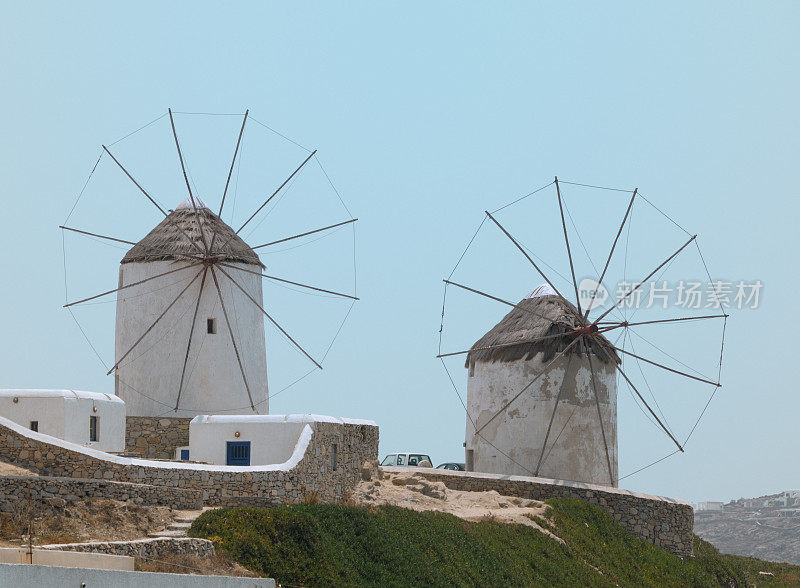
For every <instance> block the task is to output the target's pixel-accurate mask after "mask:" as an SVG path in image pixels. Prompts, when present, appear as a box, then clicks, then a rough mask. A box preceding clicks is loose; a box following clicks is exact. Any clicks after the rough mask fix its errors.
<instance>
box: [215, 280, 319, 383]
mask: <svg viewBox="0 0 800 588" xmlns="http://www.w3.org/2000/svg"><path fill="white" fill-rule="evenodd" d="M219 271H221V272H222V273H223V274H225V276H227V278H228V279H229V280H230V281H231V282H233V284H234V285H235V286H236V287H237V288H239V290H241V291H242V293H243V294H244V295H245V296H247V297H248V298H249V299H250V302H252V303H253V304H255V305H256V306H257V307H258V309H259V310H260V311H261V312H263V313H264V316H266V317H267V318H268V319H269V320H270V322H271V323H272V324H273V325H275V326H276V327H277V328H278V330H279V331H280V332H281V333H283V334H284V335H286V337H287V338H288V339H289V341H291V342H292V343H293V344H294V346H295V347H297V348H298V349H299V350H300V351H301V352H302V354H303V355H305V356H306V357H307V358H308V359H310V360H311V362H312V363H313V364H314V365H315V366H317V367H318V368H319V369H322V366H321V365H320V364H319V363H317V361H316V360H315V359H314V358H313V357H311V356H310V355H309V354H308V353H306V350H305V349H303V348H302V347H301V346H300V344H299V343H298V342H297V341H295V340H294V339H293V338H292V336H291V335H290V334H289V333H287V332H286V331H285V330H284V328H283V327H281V326H280V325H279V324H278V323H277V322H275V319H273V318H272V317H271V316H270V315H269V313H268V312H267V311H266V310H264V308H263V307H262V306H261V305H260V304H259V303H258V302H257V301H256V299H255V298H253V297H252V296H251V295H250V293H249V292H247V290H245V289H244V288H242V287H241V286H240V285H239V282H237V281H236V280H234V279H233V278H232V277H231V275H230V274H229V273H228V272H226V271H225V270H224V269H222V268H219ZM212 274H213V268H212ZM215 279H216V278H215Z"/></svg>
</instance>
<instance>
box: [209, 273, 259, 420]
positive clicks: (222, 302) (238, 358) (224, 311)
mask: <svg viewBox="0 0 800 588" xmlns="http://www.w3.org/2000/svg"><path fill="white" fill-rule="evenodd" d="M220 271H221V272H223V273H225V270H223V269H220ZM211 277H212V278H214V286H215V287H216V289H217V295H218V296H219V304H220V306H221V307H222V316H223V317H225V324H226V325H227V327H228V333H229V334H230V336H231V343H233V351H234V353H235V354H236V361H237V363H238V364H239V371H240V372H241V374H242V380H243V381H244V388H245V390H247V398H248V400H250V408H251V409H253V412H255V410H256V407H255V405H254V404H253V396H252V395H251V394H250V385H249V384H248V383H247V376H246V375H245V373H244V366H243V365H242V358H241V356H240V355H239V347H238V346H237V345H236V337H235V336H234V335H233V329H232V328H231V321H230V320H229V319H228V311H227V309H226V308H225V300H224V299H223V297H222V290H221V289H220V287H219V280H217V272H215V271H214V266H213V265H212V266H211Z"/></svg>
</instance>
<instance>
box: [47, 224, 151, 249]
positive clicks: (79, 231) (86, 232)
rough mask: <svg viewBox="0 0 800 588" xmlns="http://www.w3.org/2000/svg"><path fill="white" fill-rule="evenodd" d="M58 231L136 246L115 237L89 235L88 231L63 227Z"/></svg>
mask: <svg viewBox="0 0 800 588" xmlns="http://www.w3.org/2000/svg"><path fill="white" fill-rule="evenodd" d="M58 228H59V229H64V230H66V231H72V232H73V233H80V234H81V235H89V236H90V237H98V238H99V239H107V240H109V241H116V242H117V243H125V244H126V245H136V243H134V242H133V241H125V240H124V239H117V238H116V237H107V236H105V235H98V234H97V233H90V232H89V231H81V230H80V229H73V228H72V227H65V226H63V225H59V227H58Z"/></svg>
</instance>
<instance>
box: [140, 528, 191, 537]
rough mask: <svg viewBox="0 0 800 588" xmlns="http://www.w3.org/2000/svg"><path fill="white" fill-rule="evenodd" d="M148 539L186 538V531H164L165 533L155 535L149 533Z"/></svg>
mask: <svg viewBox="0 0 800 588" xmlns="http://www.w3.org/2000/svg"><path fill="white" fill-rule="evenodd" d="M147 536H148V537H186V529H174V530H170V529H167V530H164V531H155V532H153V533H148V534H147Z"/></svg>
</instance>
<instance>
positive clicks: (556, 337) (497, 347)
mask: <svg viewBox="0 0 800 588" xmlns="http://www.w3.org/2000/svg"><path fill="white" fill-rule="evenodd" d="M567 335H568V333H559V334H557V335H548V336H547V337H540V338H538V339H533V340H531V341H523V342H522V343H520V342H519V341H517V342H516V343H500V344H498V345H489V346H488V347H475V348H474V349H465V350H464V351H453V352H452V353H442V354H441V355H437V356H436V358H437V359H439V358H442V357H451V356H453V355H464V354H465V353H471V352H472V351H488V350H490V349H503V348H504V347H514V346H515V345H520V344H529V343H539V342H541V341H547V340H549V339H558V338H559V337H566V336H567Z"/></svg>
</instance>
